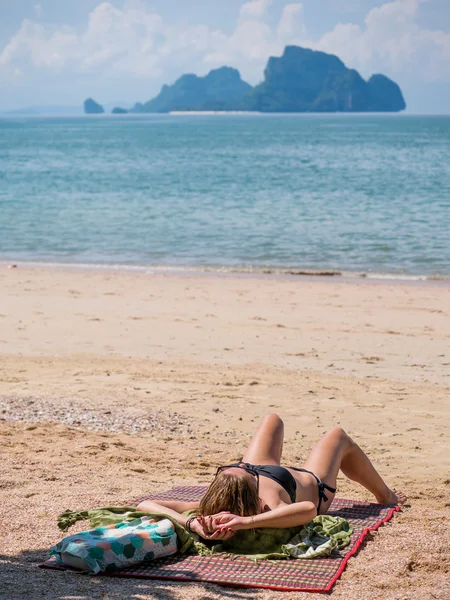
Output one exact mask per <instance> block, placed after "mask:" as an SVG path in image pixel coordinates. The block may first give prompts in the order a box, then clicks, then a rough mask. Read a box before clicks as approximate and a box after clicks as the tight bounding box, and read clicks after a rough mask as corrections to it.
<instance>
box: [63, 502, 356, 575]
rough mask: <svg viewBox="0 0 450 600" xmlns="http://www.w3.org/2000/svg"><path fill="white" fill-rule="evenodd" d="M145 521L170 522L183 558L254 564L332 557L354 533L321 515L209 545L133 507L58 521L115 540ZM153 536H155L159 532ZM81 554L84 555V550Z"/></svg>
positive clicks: (337, 519)
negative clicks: (84, 524)
mask: <svg viewBox="0 0 450 600" xmlns="http://www.w3.org/2000/svg"><path fill="white" fill-rule="evenodd" d="M142 519H147V521H148V520H150V519H151V522H156V521H159V520H161V519H163V520H164V521H165V522H167V521H169V522H170V521H171V524H172V530H173V532H174V533H176V535H177V541H178V547H179V551H180V552H181V553H182V554H184V553H187V552H189V553H191V554H200V555H201V556H209V555H212V554H229V555H231V556H235V555H239V556H247V557H248V558H249V559H251V560H254V561H258V560H276V559H288V558H298V559H312V558H317V557H323V556H329V555H330V554H331V553H332V552H333V550H335V549H336V548H345V547H346V546H348V544H349V543H350V536H351V533H352V528H351V526H350V524H349V523H348V521H346V520H345V519H343V518H342V517H332V516H330V515H320V516H318V517H316V518H315V519H314V520H313V521H311V522H310V523H307V524H306V525H303V526H297V527H290V528H284V529H280V528H258V529H251V530H243V531H237V532H236V534H235V535H234V536H233V537H232V538H230V539H229V540H223V541H217V542H208V541H207V540H205V539H203V538H200V537H199V536H197V535H195V534H192V533H189V532H188V531H186V529H185V528H184V527H183V526H181V525H180V524H179V523H178V522H177V521H176V520H174V519H171V517H169V516H167V515H165V514H164V513H144V512H139V511H136V510H134V507H132V506H123V507H120V506H108V507H104V508H95V509H92V510H85V511H70V510H66V511H65V512H64V513H62V514H61V515H60V516H59V517H58V527H59V528H60V529H62V530H63V531H67V529H68V528H69V527H70V526H71V525H73V524H74V523H76V522H77V521H80V520H89V522H90V525H91V527H95V528H97V529H93V530H91V531H92V532H94V533H95V534H97V532H100V533H101V534H102V535H107V533H108V530H107V528H112V529H113V531H112V533H113V535H114V536H115V535H116V532H115V531H114V528H119V527H120V528H124V527H125V525H126V524H127V523H129V525H130V526H131V524H132V523H136V522H138V521H140V520H142ZM153 527H154V526H153ZM91 531H88V532H84V533H85V534H86V536H87V540H88V542H89V543H93V542H94V539H93V538H92V537H91V535H90V534H91ZM154 533H155V534H156V532H154ZM72 537H73V536H72ZM68 539H70V538H65V540H64V541H63V542H64V545H65V544H66V543H67V542H66V540H68ZM80 541H81V540H80ZM63 542H61V543H60V544H58V545H57V546H56V552H55V551H53V553H54V554H56V555H58V554H61V549H60V546H61V544H62V543H63ZM64 547H65V546H64ZM82 551H83V553H84V548H83V549H82ZM160 555H161V554H160ZM155 558H157V556H155ZM123 566H130V565H126V564H125V562H124V564H123ZM104 570H105V569H103V568H101V569H99V571H104ZM109 570H113V569H112V568H111V569H109ZM116 570H117V569H116ZM96 572H98V571H96Z"/></svg>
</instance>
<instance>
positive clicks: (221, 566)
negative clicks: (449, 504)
mask: <svg viewBox="0 0 450 600" xmlns="http://www.w3.org/2000/svg"><path fill="white" fill-rule="evenodd" d="M205 490H206V488H205V487H201V486H195V487H177V488H174V489H172V490H169V491H167V492H164V493H160V494H156V495H152V496H148V497H146V498H140V499H139V500H138V501H136V503H137V502H141V501H143V500H146V499H149V500H180V501H186V502H189V501H194V500H198V499H199V498H201V496H202V495H203V494H204V493H205ZM398 510H400V507H398V506H384V505H380V504H374V503H368V502H358V501H356V500H345V499H342V498H335V499H334V501H333V503H332V505H331V507H330V510H329V511H328V513H329V514H330V515H331V516H334V517H341V518H343V519H345V520H347V521H348V522H349V523H350V525H351V527H352V529H353V531H352V533H351V536H350V544H349V545H348V546H347V547H346V548H344V549H340V548H336V549H335V550H333V551H332V553H331V555H330V556H329V557H327V558H317V559H313V560H263V561H257V562H255V561H253V560H250V559H249V558H247V557H246V556H236V557H234V559H233V560H230V556H229V555H224V554H216V553H213V554H209V555H206V556H204V555H198V554H180V553H177V554H176V555H173V556H170V557H166V558H161V559H158V560H154V561H151V562H147V563H144V564H141V565H137V566H135V567H131V568H128V569H125V570H122V571H118V572H116V573H109V574H107V575H108V576H111V577H135V578H145V579H167V580H175V581H196V582H202V581H203V582H209V583H216V584H223V585H231V586H240V587H250V588H266V589H273V590H279V591H306V592H329V591H330V590H331V589H332V587H333V585H334V583H335V582H336V581H337V579H338V578H339V577H340V575H341V573H342V572H343V571H344V569H345V567H346V565H347V563H348V560H349V559H350V557H351V556H353V555H355V554H356V553H357V551H358V549H359V548H360V547H361V544H362V542H363V540H364V538H365V537H366V536H367V535H368V533H369V532H370V531H374V530H376V529H378V527H380V525H382V524H383V523H385V522H387V521H389V520H390V519H391V518H392V516H393V515H394V514H395V512H396V511H398ZM39 566H40V567H42V568H49V569H65V567H64V566H62V565H61V564H59V563H58V561H57V560H55V558H51V559H50V560H49V561H47V562H46V563H44V564H42V565H39Z"/></svg>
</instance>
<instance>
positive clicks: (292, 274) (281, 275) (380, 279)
mask: <svg viewBox="0 0 450 600" xmlns="http://www.w3.org/2000/svg"><path fill="white" fill-rule="evenodd" d="M0 268H3V269H5V268H6V269H16V268H17V269H20V268H25V269H33V270H34V269H44V270H59V271H72V270H73V271H77V272H80V271H81V272H87V273H89V272H96V273H136V274H142V275H150V276H152V275H163V276H167V277H199V278H200V277H213V278H214V277H217V278H230V279H233V278H236V279H269V280H279V281H321V282H331V281H336V282H340V283H356V284H360V283H370V284H378V285H383V284H388V285H432V286H442V287H450V275H412V274H400V273H380V272H367V271H358V272H357V271H346V270H339V269H327V268H324V269H301V268H278V267H273V268H272V267H261V268H253V267H249V268H245V267H209V266H192V267H190V266H179V267H178V266H172V265H143V264H117V263H112V264H108V263H71V262H67V263H66V262H53V261H49V262H45V261H14V260H11V261H8V260H5V259H0Z"/></svg>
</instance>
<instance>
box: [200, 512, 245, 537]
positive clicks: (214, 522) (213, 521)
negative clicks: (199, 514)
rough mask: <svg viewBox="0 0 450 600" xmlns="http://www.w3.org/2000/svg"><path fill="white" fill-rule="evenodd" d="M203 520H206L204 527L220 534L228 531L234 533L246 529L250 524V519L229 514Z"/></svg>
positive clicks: (220, 514)
mask: <svg viewBox="0 0 450 600" xmlns="http://www.w3.org/2000/svg"><path fill="white" fill-rule="evenodd" d="M203 518H204V519H208V521H207V522H206V525H207V528H208V529H209V530H212V531H220V532H225V531H229V532H233V533H234V532H235V531H238V530H239V529H248V525H249V523H250V522H251V519H250V517H240V516H239V515H233V514H232V513H230V512H221V513H218V514H217V515H212V516H210V517H203Z"/></svg>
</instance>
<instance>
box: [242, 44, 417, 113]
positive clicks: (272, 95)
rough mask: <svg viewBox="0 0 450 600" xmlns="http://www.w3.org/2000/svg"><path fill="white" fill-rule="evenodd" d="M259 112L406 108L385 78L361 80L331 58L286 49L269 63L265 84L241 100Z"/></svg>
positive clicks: (400, 93) (401, 98) (244, 105)
mask: <svg viewBox="0 0 450 600" xmlns="http://www.w3.org/2000/svg"><path fill="white" fill-rule="evenodd" d="M242 108H243V109H245V110H252V111H253V110H256V111H259V112H381V111H393V112H396V111H400V110H404V109H405V108H406V104H405V101H404V99H403V95H402V92H401V90H400V88H399V86H398V85H397V84H396V83H394V82H393V81H392V80H391V79H389V78H388V77H386V76H384V75H373V76H372V77H371V78H370V79H369V81H368V82H367V81H365V80H364V79H363V78H362V77H361V75H360V74H359V73H358V71H355V69H348V68H347V67H346V66H345V65H344V63H343V62H342V61H341V60H340V59H339V58H338V57H337V56H334V55H333V54H326V53H325V52H317V51H315V50H309V49H308V48H300V47H298V46H287V47H286V48H285V50H284V53H283V56H281V57H273V56H271V57H270V58H269V62H268V63H267V67H266V68H265V71H264V81H263V83H261V84H260V85H257V86H256V87H255V88H253V90H252V91H251V92H250V93H249V94H248V95H247V96H246V97H245V98H244V99H243V100H242Z"/></svg>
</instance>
